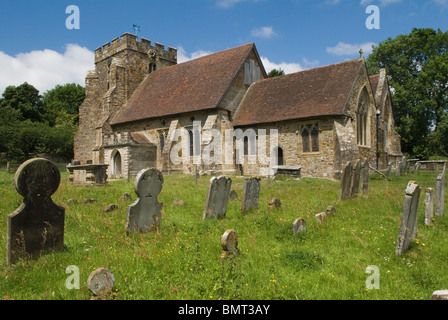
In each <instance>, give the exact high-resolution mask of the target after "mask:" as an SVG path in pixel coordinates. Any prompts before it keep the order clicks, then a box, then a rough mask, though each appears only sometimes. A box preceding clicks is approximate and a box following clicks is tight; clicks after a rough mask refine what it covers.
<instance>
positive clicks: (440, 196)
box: [436, 173, 445, 217]
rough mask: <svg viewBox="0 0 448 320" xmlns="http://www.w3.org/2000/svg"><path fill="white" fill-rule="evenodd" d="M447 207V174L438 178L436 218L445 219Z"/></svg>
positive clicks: (442, 174)
mask: <svg viewBox="0 0 448 320" xmlns="http://www.w3.org/2000/svg"><path fill="white" fill-rule="evenodd" d="M444 207H445V174H444V173H441V174H439V175H438V176H437V181H436V216H438V217H443V211H444Z"/></svg>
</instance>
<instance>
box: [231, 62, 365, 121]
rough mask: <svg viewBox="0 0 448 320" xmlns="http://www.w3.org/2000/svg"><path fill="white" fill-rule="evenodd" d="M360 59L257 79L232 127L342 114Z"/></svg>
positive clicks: (358, 71) (357, 71)
mask: <svg viewBox="0 0 448 320" xmlns="http://www.w3.org/2000/svg"><path fill="white" fill-rule="evenodd" d="M362 64H363V60H362V59H356V60H351V61H347V62H342V63H337V64H333V65H329V66H324V67H319V68H315V69H310V70H305V71H300V72H297V73H293V74H289V75H285V76H281V77H276V78H270V79H265V80H261V81H258V82H256V83H254V84H252V86H251V87H250V88H249V90H248V92H247V93H246V96H245V98H244V99H243V101H242V103H241V105H240V107H239V109H238V111H237V113H236V114H235V117H234V121H233V124H234V126H245V125H251V124H259V123H271V122H277V121H285V120H294V119H305V118H317V117H322V116H331V115H342V114H344V109H345V105H346V103H347V100H348V97H349V95H350V93H351V91H352V87H353V84H354V82H355V80H356V79H357V77H358V75H359V73H360V70H361V66H362Z"/></svg>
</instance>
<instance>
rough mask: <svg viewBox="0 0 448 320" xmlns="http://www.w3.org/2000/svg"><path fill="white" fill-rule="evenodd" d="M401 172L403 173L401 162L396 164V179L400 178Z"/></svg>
mask: <svg viewBox="0 0 448 320" xmlns="http://www.w3.org/2000/svg"><path fill="white" fill-rule="evenodd" d="M402 172H403V162H401V161H400V162H398V163H397V167H396V168H395V175H396V176H397V177H400V176H401V174H402Z"/></svg>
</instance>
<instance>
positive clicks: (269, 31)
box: [252, 27, 277, 39]
mask: <svg viewBox="0 0 448 320" xmlns="http://www.w3.org/2000/svg"><path fill="white" fill-rule="evenodd" d="M276 35H277V34H276V33H275V32H274V28H273V27H260V28H254V29H252V36H253V37H256V38H265V39H266V38H272V37H274V36H276Z"/></svg>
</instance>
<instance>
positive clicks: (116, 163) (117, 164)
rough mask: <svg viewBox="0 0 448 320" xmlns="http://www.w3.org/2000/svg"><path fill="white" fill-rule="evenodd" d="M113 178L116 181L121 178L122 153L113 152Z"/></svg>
mask: <svg viewBox="0 0 448 320" xmlns="http://www.w3.org/2000/svg"><path fill="white" fill-rule="evenodd" d="M111 168H112V177H113V178H115V179H118V178H121V173H122V170H121V154H120V151H118V150H115V151H114V152H112V166H111Z"/></svg>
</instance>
